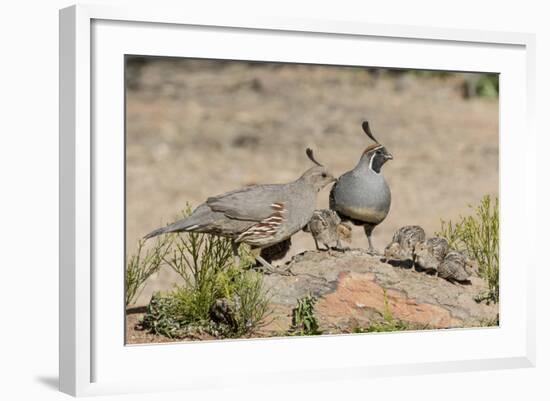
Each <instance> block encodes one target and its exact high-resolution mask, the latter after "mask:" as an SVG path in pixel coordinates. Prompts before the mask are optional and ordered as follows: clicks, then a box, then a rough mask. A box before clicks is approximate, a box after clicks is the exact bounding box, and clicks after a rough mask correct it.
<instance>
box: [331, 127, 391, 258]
mask: <svg viewBox="0 0 550 401" xmlns="http://www.w3.org/2000/svg"><path fill="white" fill-rule="evenodd" d="M363 131H365V134H367V136H368V137H369V138H371V139H372V140H373V141H374V142H375V143H374V144H373V145H370V146H368V147H367V148H366V149H365V151H364V152H363V154H362V156H361V158H360V159H359V163H358V164H357V165H356V166H355V168H354V169H353V170H351V171H348V172H347V173H345V174H343V175H342V176H341V177H340V178H338V180H337V182H336V183H335V184H334V186H333V187H332V190H331V192H330V199H329V201H330V208H331V209H332V210H335V211H336V212H337V213H338V214H339V215H340V217H341V218H342V220H344V221H347V220H349V221H351V222H352V223H353V224H355V225H361V226H363V229H364V230H365V234H366V235H367V239H368V241H369V253H371V254H376V252H375V250H374V247H373V245H372V240H371V235H372V231H373V230H374V228H375V227H376V226H377V225H378V224H380V223H381V222H382V221H383V220H384V219H385V218H386V216H387V215H388V212H389V210H390V205H391V193H390V188H389V187H388V184H387V183H386V180H385V179H384V177H383V176H382V174H381V169H382V166H383V165H384V163H386V162H387V161H388V160H390V159H393V156H392V155H391V154H390V153H389V152H388V151H387V150H386V148H385V147H384V146H382V145H381V144H380V143H378V141H377V140H376V139H375V138H374V136H373V135H372V132H371V130H370V127H369V123H368V122H367V121H364V122H363Z"/></svg>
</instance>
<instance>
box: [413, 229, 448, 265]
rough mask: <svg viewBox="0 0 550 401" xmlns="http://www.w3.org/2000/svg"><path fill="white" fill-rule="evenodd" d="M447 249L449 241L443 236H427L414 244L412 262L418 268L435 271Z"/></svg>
mask: <svg viewBox="0 0 550 401" xmlns="http://www.w3.org/2000/svg"><path fill="white" fill-rule="evenodd" d="M448 251H449V243H448V242H447V240H446V239H445V238H441V237H433V238H429V239H427V240H426V241H422V242H418V243H417V244H416V245H415V247H414V263H415V265H416V267H417V268H418V269H419V270H423V271H425V272H427V273H437V268H438V267H439V265H440V264H441V263H443V260H444V259H445V256H447V252H448Z"/></svg>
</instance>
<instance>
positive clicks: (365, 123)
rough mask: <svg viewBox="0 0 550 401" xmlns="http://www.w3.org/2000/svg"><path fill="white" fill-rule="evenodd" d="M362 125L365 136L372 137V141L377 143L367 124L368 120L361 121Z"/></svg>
mask: <svg viewBox="0 0 550 401" xmlns="http://www.w3.org/2000/svg"><path fill="white" fill-rule="evenodd" d="M362 127H363V131H365V134H367V136H368V137H369V138H370V139H372V140H373V141H374V142H376V143H379V142H378V141H377V140H376V138H375V137H374V136H373V135H372V132H371V130H370V126H369V122H368V121H363V124H362Z"/></svg>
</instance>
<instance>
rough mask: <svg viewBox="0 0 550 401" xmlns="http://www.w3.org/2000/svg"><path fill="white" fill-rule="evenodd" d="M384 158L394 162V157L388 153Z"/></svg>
mask: <svg viewBox="0 0 550 401" xmlns="http://www.w3.org/2000/svg"><path fill="white" fill-rule="evenodd" d="M384 157H385V158H386V160H393V156H392V154H391V153H389V152H386V154H385V155H384Z"/></svg>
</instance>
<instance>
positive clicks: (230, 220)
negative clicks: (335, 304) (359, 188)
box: [145, 149, 336, 271]
mask: <svg viewBox="0 0 550 401" xmlns="http://www.w3.org/2000/svg"><path fill="white" fill-rule="evenodd" d="M306 154H307V156H308V157H309V159H310V160H311V161H312V162H313V163H315V166H314V167H312V168H310V169H309V170H307V171H306V172H305V173H304V174H302V176H301V177H300V178H298V179H297V180H296V181H293V182H290V183H287V184H270V185H253V186H249V187H246V188H243V189H239V190H236V191H232V192H227V193H225V194H222V195H218V196H213V197H210V198H208V199H207V200H206V202H205V203H203V204H201V205H199V206H198V207H197V208H196V209H195V210H194V211H193V213H191V215H190V216H188V217H186V218H184V219H181V220H178V221H176V222H175V223H172V224H169V225H168V226H166V227H162V228H158V229H156V230H154V231H152V232H151V233H149V234H147V235H146V236H145V238H146V239H147V238H151V237H155V236H157V235H160V234H165V233H174V232H181V231H190V232H197V233H206V234H212V235H219V236H223V237H228V238H230V239H231V240H232V241H233V253H234V255H235V256H236V257H237V256H238V247H239V244H240V243H241V242H242V243H245V244H248V245H250V246H251V247H252V248H260V249H261V248H266V247H269V246H272V245H275V244H277V243H279V242H281V241H284V240H286V239H288V238H290V237H291V236H292V235H293V234H294V233H296V232H297V231H299V230H301V229H302V228H303V227H304V226H305V225H306V224H307V223H308V222H309V221H310V220H311V216H312V215H313V211H314V210H315V203H316V198H317V193H318V192H319V191H320V190H321V189H323V188H324V187H325V186H326V185H328V184H329V183H331V182H334V181H336V180H335V178H334V177H333V176H332V175H331V174H330V173H329V172H328V171H327V169H326V168H325V167H323V166H322V165H321V164H320V163H319V162H317V161H316V160H315V158H314V157H313V151H312V150H311V149H307V150H306ZM256 259H257V260H258V262H260V263H261V264H262V265H263V266H264V268H265V269H267V270H268V271H274V268H273V266H271V265H270V264H269V263H268V262H266V261H265V260H264V259H263V258H262V257H261V256H260V255H258V256H256Z"/></svg>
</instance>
